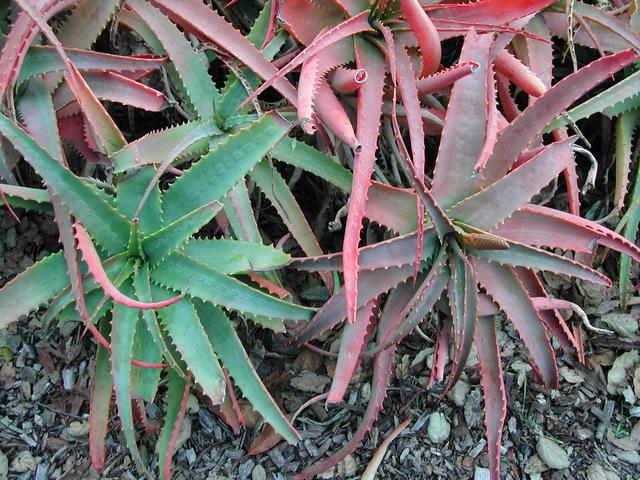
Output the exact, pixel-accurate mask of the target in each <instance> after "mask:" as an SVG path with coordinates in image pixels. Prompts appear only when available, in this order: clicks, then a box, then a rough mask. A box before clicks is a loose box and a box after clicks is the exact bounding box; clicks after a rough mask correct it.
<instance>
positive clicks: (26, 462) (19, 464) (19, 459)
mask: <svg viewBox="0 0 640 480" xmlns="http://www.w3.org/2000/svg"><path fill="white" fill-rule="evenodd" d="M37 466H38V464H37V463H36V459H35V458H33V455H32V454H31V452H30V451H29V450H23V451H21V452H18V454H17V455H16V456H15V457H13V462H11V470H13V471H14V472H17V473H24V472H30V471H31V472H32V471H34V470H35V469H36V468H37Z"/></svg>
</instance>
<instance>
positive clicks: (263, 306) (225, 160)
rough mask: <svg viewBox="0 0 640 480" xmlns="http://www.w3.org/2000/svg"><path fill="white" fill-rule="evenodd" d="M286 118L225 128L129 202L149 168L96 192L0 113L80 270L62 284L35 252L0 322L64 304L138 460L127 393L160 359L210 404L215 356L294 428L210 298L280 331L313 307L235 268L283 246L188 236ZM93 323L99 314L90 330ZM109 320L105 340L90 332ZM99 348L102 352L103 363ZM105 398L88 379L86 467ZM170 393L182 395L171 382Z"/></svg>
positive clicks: (216, 381) (218, 387)
mask: <svg viewBox="0 0 640 480" xmlns="http://www.w3.org/2000/svg"><path fill="white" fill-rule="evenodd" d="M289 128H290V125H289V123H288V122H286V121H285V120H283V119H282V118H280V117H279V116H278V115H277V114H275V113H274V114H267V115H264V116H263V117H262V118H261V119H260V120H257V121H256V122H254V123H253V124H251V125H250V126H248V127H246V128H244V129H242V130H240V131H239V132H238V133H237V134H235V135H231V136H229V137H228V138H227V139H226V140H225V141H224V142H222V143H221V144H219V145H218V146H217V148H216V149H215V150H212V151H211V152H210V153H209V154H207V155H205V156H204V157H203V158H202V159H200V160H199V161H198V162H196V163H195V164H194V165H193V166H192V167H191V168H189V169H188V170H186V171H185V172H184V174H183V175H182V176H181V177H180V178H179V179H178V180H176V182H174V183H173V184H172V185H171V186H170V187H169V188H167V189H166V190H165V191H162V192H161V191H160V189H159V188H158V187H157V186H156V187H154V189H153V191H152V192H151V194H150V195H149V196H148V198H147V201H146V202H145V204H144V206H143V207H142V208H141V209H140V210H139V211H138V212H137V213H136V209H137V206H138V205H139V202H140V199H141V198H142V197H143V195H144V192H145V188H146V186H147V184H148V182H149V179H150V178H151V177H152V176H153V175H154V174H155V168H154V167H151V166H147V167H143V168H141V169H139V170H137V171H136V172H135V173H132V174H129V175H126V176H122V177H121V179H119V181H118V182H117V183H116V185H115V192H114V195H106V194H104V193H100V192H99V191H98V190H97V189H95V188H93V187H92V186H91V185H90V184H88V183H86V182H85V181H83V180H81V179H79V178H78V177H76V176H75V175H74V174H73V173H72V172H71V171H69V170H68V169H67V168H65V167H64V166H63V165H62V164H60V163H59V162H57V161H56V160H55V159H54V158H52V157H51V156H50V155H49V154H48V153H47V152H46V151H45V150H44V149H43V148H42V147H40V146H39V145H38V144H37V143H36V142H35V141H34V140H33V139H32V138H31V137H30V136H29V135H28V134H27V133H26V132H24V130H22V129H21V128H20V127H18V126H17V125H15V124H14V123H13V122H11V121H10V120H9V119H7V118H6V117H4V116H2V117H0V132H2V135H3V136H4V138H6V139H8V140H9V141H10V142H11V143H12V144H13V145H14V146H15V148H16V149H17V150H18V151H19V152H20V153H22V155H23V156H24V158H25V159H26V160H27V161H28V162H29V163H30V164H31V165H32V166H33V167H34V169H35V170H36V171H37V172H38V173H39V174H40V176H41V177H42V179H43V181H44V182H45V183H46V185H47V186H48V188H49V189H50V190H51V191H53V192H56V193H55V194H54V195H55V196H56V197H57V198H58V199H59V200H60V202H61V204H62V205H65V206H67V208H68V209H69V212H70V213H71V214H72V215H73V217H74V218H75V222H74V225H73V228H74V232H75V239H76V241H77V246H78V249H79V250H80V251H81V253H82V258H83V261H84V263H85V264H86V267H87V270H88V273H87V274H86V275H84V277H83V278H82V280H81V281H77V282H74V278H71V282H72V283H71V285H70V286H69V285H68V284H69V280H70V277H69V276H68V274H67V265H66V262H65V257H64V253H63V252H59V253H57V254H53V255H51V256H49V257H47V258H45V259H43V260H41V261H39V262H37V263H36V264H35V265H33V266H32V267H30V268H29V269H28V270H26V271H25V272H23V273H22V274H20V275H19V276H18V277H16V278H15V279H14V280H12V281H11V282H9V283H8V284H7V285H6V286H5V287H4V288H3V289H2V290H1V291H0V318H1V319H2V326H5V325H6V324H7V323H8V322H10V321H12V320H15V319H17V318H18V317H19V316H20V315H23V314H26V313H29V312H30V311H31V310H34V309H36V308H38V307H39V306H40V305H42V304H46V303H49V302H50V301H51V300H52V299H53V302H52V303H51V305H50V307H49V310H48V312H47V314H46V315H47V316H48V317H53V316H55V315H57V314H59V313H60V312H61V311H62V310H63V309H65V308H69V307H68V306H69V305H70V304H73V308H75V309H77V310H78V311H79V313H80V315H81V317H82V319H83V321H84V322H85V326H86V328H88V329H89V330H90V331H91V332H92V333H93V334H94V335H95V336H96V338H98V339H99V341H100V343H101V350H100V352H101V353H100V352H99V355H98V360H97V363H96V380H97V379H98V378H106V377H108V376H109V373H108V372H109V369H111V371H112V372H113V385H114V389H115V392H116V403H117V405H118V411H119V414H120V418H121V419H122V422H123V427H124V431H125V435H126V438H127V442H128V444H129V447H130V449H131V451H132V453H133V455H134V459H135V461H136V464H137V465H138V467H139V468H140V469H141V470H142V471H146V466H145V465H144V464H143V463H142V460H141V458H140V456H139V454H138V453H137V448H136V443H135V435H134V428H133V417H132V411H131V402H130V398H137V399H140V400H144V401H152V400H153V398H154V396H155V393H156V390H157V386H158V381H159V379H160V371H161V369H162V368H164V367H167V368H169V369H170V370H171V372H172V373H171V376H170V378H173V377H176V375H177V376H179V377H180V380H178V379H174V381H171V382H170V388H174V387H171V385H173V386H175V385H177V384H180V385H182V389H183V390H184V389H185V388H187V382H188V379H189V378H192V379H193V381H195V382H197V383H198V384H199V385H200V386H201V387H202V389H203V392H204V393H205V394H206V395H207V396H208V397H209V398H210V399H211V400H212V402H213V403H214V404H220V403H221V402H222V401H223V400H224V398H225V390H226V382H225V375H224V373H223V370H222V367H221V365H220V362H221V363H222V365H223V366H224V368H225V369H226V370H228V371H229V375H230V376H231V378H232V379H234V381H235V382H236V384H237V385H238V386H239V387H240V389H241V390H242V391H243V392H244V393H245V394H247V395H248V398H250V399H251V401H252V403H253V405H254V407H255V408H256V410H257V411H259V412H260V413H261V414H262V415H263V416H264V417H265V419H266V420H267V421H268V422H269V423H271V424H272V425H273V427H274V428H275V429H276V430H277V431H279V432H281V433H282V434H283V436H284V437H285V438H287V439H288V440H290V441H295V440H296V438H297V434H296V433H295V431H294V430H293V429H292V428H291V426H290V425H289V423H288V421H287V420H286V418H285V417H284V416H283V415H282V414H281V413H280V411H279V409H278V408H277V406H276V405H275V403H274V402H273V400H272V399H271V397H270V396H269V394H268V393H267V392H266V390H264V388H263V387H262V385H261V382H260V380H259V378H258V376H257V375H256V373H255V372H254V371H253V368H252V367H251V364H250V362H249V361H248V358H247V356H246V354H245V353H244V350H243V348H242V345H241V343H240V341H239V339H238V337H237V335H236V333H235V330H234V329H233V327H232V325H231V323H230V320H229V318H228V315H227V313H225V310H223V309H222V308H221V307H224V308H225V309H226V310H230V311H237V312H239V313H241V314H244V315H246V316H248V317H249V318H251V319H253V320H254V321H255V322H257V323H258V324H261V325H263V326H264V327H266V328H270V329H273V330H275V331H283V330H284V327H283V323H282V322H283V321H284V320H306V319H308V318H310V316H311V314H312V310H310V309H307V308H304V307H300V306H297V305H293V304H290V303H286V302H283V301H281V300H279V299H277V298H274V297H272V296H270V295H268V294H265V293H263V292H261V291H260V290H258V289H255V288H253V287H251V286H250V285H248V284H246V283H245V282H243V281H241V280H240V279H238V278H236V276H237V275H241V274H243V273H247V272H249V271H252V270H265V269H270V268H275V267H278V266H281V265H283V264H284V263H286V262H287V261H288V256H287V255H286V254H284V253H283V252H282V251H279V250H276V249H274V248H272V247H268V246H262V245H256V244H251V243H248V242H244V241H237V240H224V239H207V238H194V234H195V233H197V232H198V231H199V230H200V229H201V228H202V227H203V226H205V225H206V224H207V223H209V222H210V221H211V220H212V219H213V217H214V215H215V214H216V213H218V212H219V211H220V209H221V208H222V204H221V203H220V202H219V200H222V199H223V198H224V196H225V195H226V194H227V192H228V191H229V190H230V189H231V188H233V186H234V185H236V184H237V183H238V182H239V181H241V180H242V178H243V177H244V175H245V174H246V173H247V171H248V170H249V169H251V168H253V167H254V165H255V164H256V163H257V162H259V161H260V159H261V158H262V157H263V156H264V155H265V154H266V153H267V152H268V151H269V150H270V149H271V148H272V146H273V145H274V144H276V143H277V142H278V141H279V140H280V139H281V138H282V137H283V136H284V135H286V134H287V132H288V131H289ZM248 138H251V139H254V140H255V139H256V138H258V139H260V142H256V143H253V142H249V141H248ZM187 193H188V195H187ZM25 197H27V196H26V195H25ZM176 293H178V295H176ZM96 323H103V324H104V325H103V326H102V327H101V328H100V329H99V328H98V327H96V325H95V324H96ZM109 324H110V325H111V328H110V329H109V327H108V325H109ZM108 330H110V340H108V339H107V335H105V334H103V333H100V331H102V332H105V331H108ZM105 348H106V349H107V350H110V352H111V365H110V366H109V361H108V357H109V354H108V352H107V351H106V350H105V351H102V349H105ZM96 390H98V391H96ZM110 397H111V395H110V390H109V389H105V386H104V385H103V384H101V383H99V382H98V381H96V382H94V392H93V398H92V404H91V424H92V454H93V456H94V463H97V466H100V463H101V460H100V457H102V461H103V459H104V451H103V448H104V445H103V443H102V442H103V439H100V438H95V437H94V432H103V433H104V428H100V425H101V424H103V423H105V422H106V421H107V419H108V411H109V400H110ZM172 398H180V399H181V398H182V395H175V396H174V395H173V394H171V393H170V399H172ZM172 408H175V406H171V405H170V406H169V410H171V409H172ZM165 428H168V429H170V430H171V431H174V430H175V424H174V422H172V421H168V422H167V423H166V427H165ZM94 429H95V430H94ZM174 433H175V432H174ZM162 438H164V437H163V435H161V439H162ZM169 439H171V436H170V435H169ZM169 446H170V442H169V441H167V442H164V443H162V444H161V450H160V456H161V462H162V463H163V464H164V465H167V466H168V463H169V461H168V459H169V458H170V453H171V452H170V451H169V450H168V449H169Z"/></svg>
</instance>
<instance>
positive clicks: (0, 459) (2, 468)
mask: <svg viewBox="0 0 640 480" xmlns="http://www.w3.org/2000/svg"><path fill="white" fill-rule="evenodd" d="M8 474H9V459H8V458H7V456H6V455H5V454H4V452H3V451H2V450H0V480H7V476H8Z"/></svg>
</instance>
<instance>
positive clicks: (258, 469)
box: [251, 464, 267, 480]
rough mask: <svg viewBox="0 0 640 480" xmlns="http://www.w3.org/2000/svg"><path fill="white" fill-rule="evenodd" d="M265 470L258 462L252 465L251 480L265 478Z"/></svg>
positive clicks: (263, 479)
mask: <svg viewBox="0 0 640 480" xmlns="http://www.w3.org/2000/svg"><path fill="white" fill-rule="evenodd" d="M266 478H267V472H266V471H265V469H264V467H263V466H262V465H260V464H258V465H256V466H255V467H253V471H252V472H251V480H266Z"/></svg>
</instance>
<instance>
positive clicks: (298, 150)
mask: <svg viewBox="0 0 640 480" xmlns="http://www.w3.org/2000/svg"><path fill="white" fill-rule="evenodd" d="M271 154H272V155H273V157H274V158H276V159H278V160H280V161H281V162H285V163H288V164H289V165H293V166H294V167H298V168H301V169H303V170H304V171H306V172H309V173H313V174H314V175H316V176H318V177H320V178H322V179H323V180H326V181H327V182H329V183H332V184H333V185H335V186H336V187H338V188H339V189H340V190H342V191H343V192H348V191H349V190H350V189H351V179H352V177H353V175H352V174H351V172H350V171H349V170H347V169H346V168H344V167H343V166H342V165H340V164H339V163H338V162H336V161H335V160H333V159H332V158H331V157H329V156H328V155H326V154H324V153H322V152H320V151H318V150H316V149H315V148H313V147H311V146H309V145H307V144H306V143H304V142H301V141H300V140H296V139H295V138H291V137H286V138H283V139H282V140H281V141H280V142H279V143H278V145H276V146H275V148H274V149H273V151H272V152H271ZM413 203H414V205H415V201H414V202H413Z"/></svg>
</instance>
